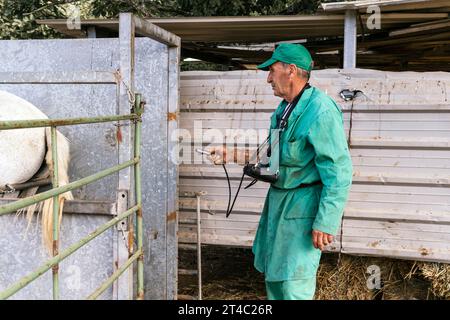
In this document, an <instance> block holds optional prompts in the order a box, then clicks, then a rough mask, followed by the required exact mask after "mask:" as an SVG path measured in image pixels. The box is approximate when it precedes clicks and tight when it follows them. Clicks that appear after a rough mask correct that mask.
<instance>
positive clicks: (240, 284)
mask: <svg viewBox="0 0 450 320" xmlns="http://www.w3.org/2000/svg"><path fill="white" fill-rule="evenodd" d="M202 260H203V298H204V299H219V300H242V299H251V300H264V299H266V292H265V283H264V276H263V275H262V274H260V273H259V272H257V271H256V270H255V269H254V268H253V255H252V254H251V251H250V250H246V249H230V248H223V247H222V248H217V247H214V246H210V247H208V246H206V247H205V248H204V249H203V259H202ZM337 260H338V255H337V254H334V253H324V254H323V255H322V260H321V262H320V266H319V270H318V273H317V287H316V294H315V299H316V300H374V299H375V300H378V299H382V300H429V299H436V298H439V299H442V298H444V299H449V298H450V265H446V264H430V263H419V262H414V261H407V260H398V259H390V258H375V257H361V256H350V255H344V254H343V255H342V256H341V262H340V263H339V266H338V265H337ZM179 262H180V263H181V265H182V266H181V268H189V269H195V264H196V256H195V251H190V252H187V251H181V252H180V260H179ZM370 266H378V267H379V268H380V269H379V270H380V279H381V287H380V288H379V289H373V290H372V289H370V288H369V287H368V280H369V277H370V276H371V274H370V273H368V272H367V271H368V268H369V267H370ZM188 278H189V279H188ZM369 283H370V281H369ZM178 288H179V291H178V292H179V294H188V295H191V296H197V278H196V277H195V276H181V277H180V278H179V287H178Z"/></svg>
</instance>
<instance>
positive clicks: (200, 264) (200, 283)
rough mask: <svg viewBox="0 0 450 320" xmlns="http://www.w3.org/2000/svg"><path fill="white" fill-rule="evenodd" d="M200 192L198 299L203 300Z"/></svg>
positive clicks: (198, 210) (198, 201)
mask: <svg viewBox="0 0 450 320" xmlns="http://www.w3.org/2000/svg"><path fill="white" fill-rule="evenodd" d="M200 223H201V215H200V194H197V277H198V300H202V239H201V228H200Z"/></svg>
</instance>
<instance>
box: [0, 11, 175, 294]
mask: <svg viewBox="0 0 450 320" xmlns="http://www.w3.org/2000/svg"><path fill="white" fill-rule="evenodd" d="M137 35H141V36H143V37H140V38H138V37H135V36H137ZM179 56H180V39H179V38H178V37H177V36H174V35H173V34H170V33H168V32H166V31H165V30H163V29H161V28H159V27H157V26H155V25H152V24H151V23H148V22H146V21H145V20H142V19H140V18H137V17H134V16H132V15H131V14H128V13H123V14H121V15H120V32H119V38H114V39H82V40H78V39H77V40H74V39H67V40H20V41H18V40H13V41H1V42H0V61H1V62H2V63H1V64H0V89H1V90H6V91H9V92H11V93H14V94H16V95H18V96H21V97H23V98H25V99H26V100H28V101H30V102H32V103H33V104H34V105H36V106H37V107H39V108H40V109H41V110H42V111H43V112H44V113H46V114H47V115H49V117H50V118H51V120H48V121H21V122H11V121H9V122H8V121H3V122H0V129H12V128H18V127H30V126H50V127H51V128H52V137H53V140H52V141H54V142H56V140H55V139H54V137H55V132H56V127H59V126H61V127H60V128H59V129H60V130H61V131H62V133H63V134H64V135H66V136H67V137H68V138H69V140H70V142H71V166H70V180H71V181H72V182H71V183H70V184H68V185H66V186H62V187H58V186H57V184H56V181H57V180H56V178H57V174H58V173H57V168H55V170H54V172H53V187H54V189H51V190H49V191H46V192H43V193H40V194H38V195H36V196H34V197H32V198H25V199H22V200H19V201H15V202H11V200H9V201H7V200H5V199H0V201H1V202H0V204H1V206H0V215H1V216H0V232H1V233H2V237H1V240H0V246H1V248H2V253H3V254H2V256H1V258H0V297H1V298H8V297H9V296H11V295H12V297H11V298H12V299H51V298H53V299H82V298H86V297H89V298H97V297H100V298H103V299H133V298H138V299H143V298H146V299H176V286H177V213H176V212H177V192H176V190H177V166H176V164H175V163H173V162H172V161H170V159H169V154H170V151H171V150H172V148H173V147H174V145H173V144H172V142H171V141H170V139H169V137H170V136H171V134H172V132H173V131H174V130H175V129H176V128H177V121H176V116H175V115H176V112H177V110H178V79H179V72H178V70H179V68H178V66H179ZM135 92H139V93H140V95H135ZM141 98H142V99H143V100H145V101H146V102H147V106H146V109H147V112H146V113H144V114H142V108H141ZM130 106H132V107H133V106H134V108H133V109H132V110H131V114H130ZM125 120H131V121H125ZM141 120H142V121H141ZM106 121H114V123H110V122H106ZM133 122H134V123H135V125H134V126H130V123H133ZM86 123H96V124H95V125H81V124H86ZM69 125H73V126H69ZM132 127H133V128H134V130H135V132H134V135H132V134H131V128H132ZM133 144H134V148H132V146H133ZM139 146H141V147H139ZM52 148H54V151H56V150H55V148H57V146H56V143H53V145H52ZM130 157H131V160H130ZM130 166H134V170H133V173H134V175H132V171H131V169H130ZM140 177H141V178H140ZM100 178H103V179H102V180H101V181H97V180H98V179H100ZM75 188H78V189H76V190H74V189H75ZM68 190H74V195H75V198H76V199H77V200H76V201H72V202H68V203H67V205H66V206H65V213H64V216H63V221H62V227H61V232H60V234H59V235H58V232H57V230H54V243H55V244H56V243H58V238H59V241H60V247H59V248H57V247H55V248H54V249H55V250H54V252H53V255H54V257H53V258H51V259H50V260H48V255H47V253H46V251H45V249H44V248H43V246H42V245H41V243H40V230H39V223H38V222H36V223H35V224H33V225H32V226H31V228H30V229H31V230H28V231H26V230H25V229H26V223H25V220H24V219H23V218H22V217H14V215H12V214H6V213H8V212H12V211H15V210H16V209H18V208H21V207H24V206H27V205H29V204H31V203H34V202H37V201H41V200H43V199H46V198H49V197H56V196H57V195H58V194H60V193H63V192H66V191H68ZM141 194H142V196H141ZM55 203H56V204H57V202H55ZM57 212H58V207H57V205H56V206H55V207H54V213H55V215H57ZM134 212H137V218H136V221H134V222H133V219H128V220H127V219H126V218H127V217H129V216H131V214H133V213H134ZM120 221H121V223H119V222H120ZM134 224H135V225H134ZM114 225H117V227H115V228H111V227H113V226H114ZM135 230H136V237H137V241H136V242H137V243H136V246H137V248H133V247H134V240H133V239H134V232H135ZM91 240H92V241H91ZM88 242H89V244H88ZM66 257H67V258H66ZM63 259H64V260H63ZM134 261H138V263H137V277H133V274H135V273H136V270H135V269H136V268H133V262H134ZM144 265H145V267H144ZM51 268H52V269H53V272H50V271H48V270H49V269H51ZM126 271H127V272H126ZM125 272H126V273H125ZM122 273H125V274H123V275H122V276H120V275H121V274H122ZM52 278H53V281H52ZM133 278H137V279H133ZM33 280H34V281H33ZM105 280H106V281H105ZM136 282H137V283H136ZM27 284H29V285H27ZM25 285H26V287H24V286H25ZM111 285H112V288H111V287H110V286H111ZM22 287H24V288H23V289H22V290H20V291H18V290H19V289H20V288H22ZM52 288H53V289H52ZM144 288H145V292H144ZM94 289H95V291H94ZM16 292H17V293H16ZM52 292H53V294H52ZM13 294H14V295H13ZM89 294H90V295H89ZM88 295H89V296H88Z"/></svg>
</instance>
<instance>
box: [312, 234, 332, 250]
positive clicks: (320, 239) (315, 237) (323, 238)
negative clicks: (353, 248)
mask: <svg viewBox="0 0 450 320" xmlns="http://www.w3.org/2000/svg"><path fill="white" fill-rule="evenodd" d="M312 241H313V245H314V248H316V249H320V251H323V248H324V247H325V246H327V245H329V244H330V243H331V242H332V241H333V236H332V235H331V234H328V233H325V232H322V231H317V230H313V231H312Z"/></svg>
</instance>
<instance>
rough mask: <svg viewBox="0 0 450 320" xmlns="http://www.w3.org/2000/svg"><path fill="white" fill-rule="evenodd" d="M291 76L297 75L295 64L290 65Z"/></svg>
mask: <svg viewBox="0 0 450 320" xmlns="http://www.w3.org/2000/svg"><path fill="white" fill-rule="evenodd" d="M289 73H290V76H295V75H296V74H297V66H296V65H295V64H290V65H289Z"/></svg>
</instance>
